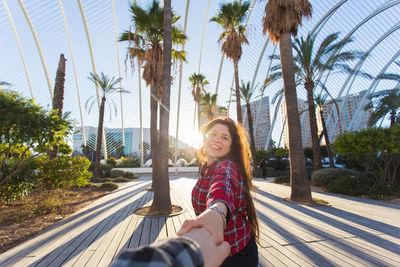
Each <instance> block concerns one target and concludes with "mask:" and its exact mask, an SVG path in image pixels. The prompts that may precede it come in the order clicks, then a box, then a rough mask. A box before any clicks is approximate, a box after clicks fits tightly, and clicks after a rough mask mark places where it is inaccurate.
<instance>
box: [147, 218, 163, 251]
mask: <svg viewBox="0 0 400 267" xmlns="http://www.w3.org/2000/svg"><path fill="white" fill-rule="evenodd" d="M149 220H150V239H149V243H148V244H151V243H153V242H154V241H156V240H157V236H158V235H159V233H160V232H159V228H158V217H154V216H152V217H149Z"/></svg>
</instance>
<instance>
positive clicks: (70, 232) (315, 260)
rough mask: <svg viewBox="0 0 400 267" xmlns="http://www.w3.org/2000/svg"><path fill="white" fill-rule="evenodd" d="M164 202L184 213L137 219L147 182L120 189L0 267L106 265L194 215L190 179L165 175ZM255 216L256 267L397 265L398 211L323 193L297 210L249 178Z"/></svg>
mask: <svg viewBox="0 0 400 267" xmlns="http://www.w3.org/2000/svg"><path fill="white" fill-rule="evenodd" d="M170 178H171V179H170V181H171V200H172V203H173V204H177V205H180V206H182V207H183V208H184V210H185V212H183V213H181V214H179V215H178V216H174V217H142V216H137V215H134V214H133V211H134V210H135V209H136V208H139V207H143V206H145V205H150V203H151V200H152V197H153V193H152V192H149V191H147V190H145V189H146V188H148V187H149V186H150V183H151V177H149V176H147V177H140V178H139V179H137V180H135V181H133V182H130V183H127V184H121V187H120V189H118V190H116V191H114V192H112V193H111V194H109V195H107V196H105V197H103V198H101V199H99V200H97V201H95V202H93V203H92V204H91V205H89V206H87V207H86V208H85V209H83V210H81V211H79V212H77V213H75V214H73V215H72V216H70V217H69V218H67V219H65V220H63V221H62V222H60V223H59V224H57V225H55V226H53V227H51V228H50V229H48V230H47V231H44V232H43V233H41V234H40V235H38V236H36V237H34V238H33V239H31V240H28V241H27V242H25V243H23V244H21V245H19V246H17V247H15V248H13V249H11V250H9V251H7V252H6V253H3V254H2V255H0V266H61V265H63V266H85V265H86V266H108V265H109V264H110V262H111V261H112V259H113V258H114V257H115V256H116V255H117V254H118V253H119V252H120V251H121V250H123V249H125V248H135V247H137V246H140V245H146V244H149V243H152V242H154V241H157V240H160V239H164V238H167V237H172V236H175V233H176V230H177V229H179V228H180V227H181V225H182V223H183V221H184V220H185V219H187V218H190V217H192V216H194V215H193V210H192V208H191V203H190V192H191V189H192V187H193V185H194V183H195V181H196V179H195V178H194V176H179V175H177V176H175V175H174V176H171V177H170ZM255 184H256V185H257V187H258V190H257V194H256V196H255V202H256V208H257V212H258V215H259V219H260V232H261V234H260V244H259V256H260V265H261V266H400V245H399V244H400V227H399V226H400V225H399V222H400V212H399V207H397V206H395V205H390V204H386V203H381V202H379V201H368V200H367V201H365V200H362V199H358V198H351V197H350V198H348V197H344V196H338V195H334V194H325V193H323V192H314V193H313V195H314V197H315V196H317V197H319V198H323V199H326V200H328V201H329V202H330V204H331V206H305V205H296V204H293V203H289V202H286V201H284V200H283V197H287V196H288V195H289V193H290V192H289V190H290V189H289V188H287V187H285V186H282V185H276V184H272V183H268V182H264V181H257V179H256V180H255Z"/></svg>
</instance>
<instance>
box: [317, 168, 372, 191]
mask: <svg viewBox="0 0 400 267" xmlns="http://www.w3.org/2000/svg"><path fill="white" fill-rule="evenodd" d="M311 181H312V184H313V185H316V186H321V187H324V188H325V189H326V190H327V191H328V192H331V193H340V194H345V195H351V196H357V195H369V194H370V193H371V187H372V186H373V185H374V179H373V178H372V177H371V176H368V175H366V174H365V173H360V172H357V171H355V170H349V169H336V168H335V169H331V168H326V169H322V170H318V171H315V172H313V173H312V175H311Z"/></svg>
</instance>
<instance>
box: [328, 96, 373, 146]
mask: <svg viewBox="0 0 400 267" xmlns="http://www.w3.org/2000/svg"><path fill="white" fill-rule="evenodd" d="M366 93H367V91H366V90H363V91H361V92H359V93H357V94H352V95H348V96H346V97H341V98H340V99H339V100H336V104H337V105H336V104H335V103H334V102H327V103H326V104H325V105H324V118H325V122H326V127H327V128H328V134H329V141H330V142H331V143H334V142H335V140H336V138H337V137H338V136H339V135H340V134H341V133H344V132H345V131H349V130H350V131H357V130H360V129H364V128H367V126H368V120H369V117H370V116H371V110H367V111H365V110H364V109H363V108H361V109H360V110H359V111H358V112H359V114H358V115H357V116H356V114H355V113H356V111H357V108H358V106H359V104H360V102H361V100H362V98H363V96H364V95H365V94H366ZM364 104H366V103H364ZM337 108H339V118H338V112H337ZM355 116H356V117H355ZM353 118H354V119H355V120H356V121H355V123H353V125H352V129H349V126H350V124H351V121H352V120H353Z"/></svg>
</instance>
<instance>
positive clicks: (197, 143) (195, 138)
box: [179, 127, 203, 149]
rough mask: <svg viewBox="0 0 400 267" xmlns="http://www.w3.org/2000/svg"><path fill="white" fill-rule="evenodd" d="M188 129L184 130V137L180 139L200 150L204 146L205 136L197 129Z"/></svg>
mask: <svg viewBox="0 0 400 267" xmlns="http://www.w3.org/2000/svg"><path fill="white" fill-rule="evenodd" d="M188 128H189V129H188ZM188 128H182V133H181V135H182V137H179V139H181V141H182V142H185V143H186V144H188V145H190V146H192V147H194V148H196V149H198V148H200V147H201V145H202V144H203V136H202V135H201V133H200V132H199V131H198V130H197V129H196V130H193V128H191V127H188Z"/></svg>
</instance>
